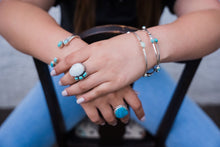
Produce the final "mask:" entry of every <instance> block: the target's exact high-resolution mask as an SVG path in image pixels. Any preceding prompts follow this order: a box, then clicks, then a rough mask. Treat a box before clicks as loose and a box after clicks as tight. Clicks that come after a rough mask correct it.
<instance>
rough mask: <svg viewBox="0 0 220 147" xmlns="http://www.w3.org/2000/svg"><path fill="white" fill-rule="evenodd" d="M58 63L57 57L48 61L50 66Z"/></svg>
mask: <svg viewBox="0 0 220 147" xmlns="http://www.w3.org/2000/svg"><path fill="white" fill-rule="evenodd" d="M57 63H58V59H57V58H56V57H55V58H54V59H53V61H51V62H50V66H51V67H54V66H55V65H56V64H57Z"/></svg>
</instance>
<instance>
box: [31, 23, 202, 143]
mask: <svg viewBox="0 0 220 147" xmlns="http://www.w3.org/2000/svg"><path fill="white" fill-rule="evenodd" d="M135 30H136V29H135V28H132V27H127V26H119V25H106V26H101V27H94V28H92V29H89V30H87V31H85V32H83V33H82V34H80V36H81V38H82V39H83V40H85V41H86V42H87V43H92V42H95V41H99V40H103V39H108V38H110V37H113V36H115V35H118V34H122V33H126V32H127V31H131V32H132V31H135ZM200 61H201V59H198V60H193V61H186V62H180V64H185V67H184V70H183V72H182V75H181V77H180V79H179V81H178V83H177V86H176V89H175V91H174V93H173V96H172V99H171V101H170V103H169V106H168V108H167V110H166V112H165V115H164V116H163V119H162V121H161V123H160V126H159V128H158V130H157V133H156V135H155V136H152V135H150V134H149V133H148V132H146V134H147V135H146V137H145V138H144V139H142V140H134V139H130V140H123V134H124V132H125V125H124V124H122V123H118V125H117V126H115V127H112V126H109V125H105V126H99V134H100V139H82V138H79V137H77V136H76V135H75V133H74V128H73V130H71V131H70V132H66V131H65V130H66V129H65V125H64V120H63V117H62V113H61V110H60V106H59V103H58V100H57V96H56V93H55V90H54V86H53V84H52V80H51V77H50V73H49V70H48V65H47V64H45V63H43V62H41V61H39V60H37V59H34V62H35V65H36V68H37V71H38V75H39V79H40V81H41V83H42V87H43V90H44V93H45V97H46V101H47V105H48V108H49V112H50V116H51V120H52V124H53V128H54V132H55V135H56V140H57V146H59V147H66V146H70V147H71V146H72V147H98V146H120V147H133V146H136V147H163V146H165V141H166V138H167V136H168V134H169V131H170V129H171V128H172V125H173V122H174V120H175V117H176V115H177V113H178V110H179V108H180V106H181V104H182V101H183V99H184V97H185V94H186V92H187V90H188V88H189V86H190V83H191V81H192V79H193V77H194V75H195V72H196V70H197V68H198V66H199V64H200Z"/></svg>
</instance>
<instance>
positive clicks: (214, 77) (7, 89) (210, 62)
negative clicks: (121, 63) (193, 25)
mask: <svg viewBox="0 0 220 147" xmlns="http://www.w3.org/2000/svg"><path fill="white" fill-rule="evenodd" d="M50 14H51V15H52V16H53V17H54V18H55V19H56V21H57V22H58V23H59V20H60V8H59V6H58V7H56V8H52V9H51V10H50ZM175 19H176V16H174V15H171V14H170V13H169V11H168V9H165V11H164V13H163V15H162V18H161V21H160V24H166V23H169V22H172V21H174V20H175ZM207 23H208V22H207ZM207 35H208V34H207ZM189 39H190V38H189ZM186 43H187V42H186ZM0 58H1V62H0V109H1V110H10V109H11V108H14V107H16V106H17V105H18V104H19V103H20V102H21V101H22V99H23V98H24V96H25V95H26V94H27V93H28V92H29V90H30V89H31V88H32V87H33V86H34V85H35V84H36V82H37V81H38V77H37V73H36V70H35V66H34V63H33V59H32V57H30V56H27V55H24V54H22V53H20V52H18V51H16V50H15V49H13V48H12V47H11V46H10V45H9V44H8V43H7V41H6V40H4V38H3V37H2V36H0ZM219 58H220V50H218V51H216V52H215V53H213V54H211V55H208V56H207V57H204V58H203V60H202V63H201V64H200V67H199V70H198V71H197V73H196V76H195V78H194V80H193V82H192V84H191V87H190V89H189V91H188V95H189V97H190V98H192V99H193V100H194V101H195V102H196V103H198V104H199V105H200V106H201V107H202V108H203V109H204V110H205V111H206V112H207V113H208V114H209V115H210V116H211V117H212V118H213V119H214V121H215V122H216V123H218V124H220V84H219V83H220V78H219V75H220V68H219ZM162 66H163V67H164V68H165V69H166V70H167V71H168V72H169V73H170V74H171V76H172V77H173V78H174V79H175V80H178V78H179V76H180V73H181V71H182V68H183V66H182V65H180V64H176V63H168V64H167V63H166V64H162ZM0 113H1V112H0Z"/></svg>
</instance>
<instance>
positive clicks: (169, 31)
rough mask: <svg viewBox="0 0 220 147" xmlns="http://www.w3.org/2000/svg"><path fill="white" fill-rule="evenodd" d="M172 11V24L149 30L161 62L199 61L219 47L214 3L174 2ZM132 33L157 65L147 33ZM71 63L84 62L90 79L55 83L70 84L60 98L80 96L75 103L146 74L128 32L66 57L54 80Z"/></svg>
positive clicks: (219, 9) (202, 0) (219, 11)
mask: <svg viewBox="0 0 220 147" xmlns="http://www.w3.org/2000/svg"><path fill="white" fill-rule="evenodd" d="M174 10H175V12H176V14H177V16H178V17H179V18H178V19H177V20H176V21H175V22H173V23H170V24H167V25H162V26H155V27H151V28H149V29H148V30H149V31H150V32H151V33H152V34H153V35H154V36H156V37H157V38H158V40H159V46H160V55H161V62H162V63H164V62H173V61H181V60H191V59H196V58H201V57H203V56H205V55H208V54H210V53H212V52H213V51H215V50H216V49H218V48H219V47H220V29H219V24H220V19H219V18H220V4H219V1H217V0H194V1H190V0H177V2H176V4H175V7H174ZM207 22H208V23H207ZM136 33H137V34H138V35H139V36H140V38H142V40H143V41H144V42H145V43H146V49H147V50H146V52H147V59H148V67H149V68H151V67H153V66H154V65H155V64H156V59H155V56H154V51H153V49H152V44H151V43H150V41H149V38H148V36H147V35H146V32H144V31H137V32H136ZM75 63H83V64H84V65H85V66H86V69H87V72H88V75H89V76H88V77H87V78H86V79H84V80H82V81H79V82H76V81H74V80H73V79H72V80H71V76H70V75H69V73H66V74H65V75H64V77H63V78H62V79H61V80H60V83H61V84H62V85H69V84H72V85H71V86H70V87H68V88H66V89H65V90H64V91H63V92H62V94H63V95H65V96H70V95H79V96H78V99H80V101H83V102H88V101H90V100H93V99H95V98H97V97H99V96H102V95H105V94H108V93H110V92H113V91H115V90H117V89H121V88H123V87H125V86H127V85H129V84H131V83H133V82H134V81H135V80H137V79H139V78H140V77H141V76H142V75H143V74H144V72H145V70H146V69H145V68H146V66H145V61H144V56H143V53H142V51H141V49H140V46H139V42H138V41H137V39H136V38H135V36H134V35H133V34H132V33H130V34H123V35H118V36H116V37H113V38H111V39H108V40H104V41H100V42H95V43H93V44H91V45H88V46H86V47H84V48H83V49H82V50H79V51H76V52H73V53H71V54H70V55H68V56H67V57H66V58H65V59H64V60H62V61H61V62H60V63H59V64H58V65H57V66H56V67H55V68H54V71H52V73H51V74H52V75H58V74H60V73H62V72H64V71H66V70H68V69H69V68H70V67H71V66H72V65H73V64H75Z"/></svg>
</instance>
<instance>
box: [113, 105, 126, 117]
mask: <svg viewBox="0 0 220 147" xmlns="http://www.w3.org/2000/svg"><path fill="white" fill-rule="evenodd" d="M114 113H115V116H116V117H117V118H123V117H125V116H126V115H128V108H127V107H126V106H125V105H118V106H117V107H116V108H115V110H114Z"/></svg>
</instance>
